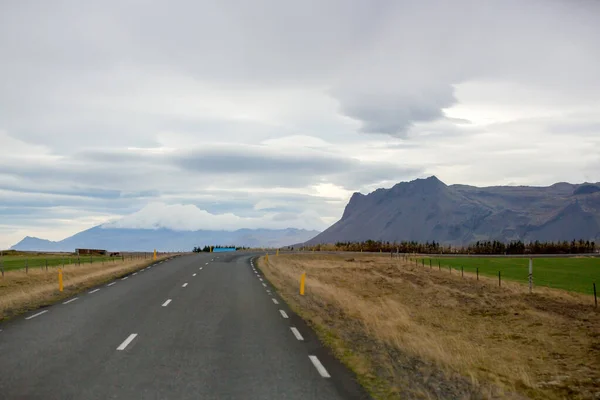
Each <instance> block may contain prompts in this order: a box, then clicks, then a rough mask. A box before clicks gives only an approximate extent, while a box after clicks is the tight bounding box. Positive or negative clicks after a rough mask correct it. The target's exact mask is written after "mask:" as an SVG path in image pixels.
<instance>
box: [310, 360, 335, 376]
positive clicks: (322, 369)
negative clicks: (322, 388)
mask: <svg viewBox="0 0 600 400" xmlns="http://www.w3.org/2000/svg"><path fill="white" fill-rule="evenodd" d="M308 358H310V361H312V363H313V365H314V366H315V368H316V369H317V371H319V374H320V375H321V376H322V377H323V378H331V375H329V372H327V370H326V369H325V367H324V366H323V364H321V361H319V359H318V358H317V356H308Z"/></svg>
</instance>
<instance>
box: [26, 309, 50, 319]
mask: <svg viewBox="0 0 600 400" xmlns="http://www.w3.org/2000/svg"><path fill="white" fill-rule="evenodd" d="M47 312H48V310H44V311H40V312H39V313H37V314H33V315H30V316H29V317H26V318H25V319H31V318H35V317H39V316H40V315H42V314H45V313H47Z"/></svg>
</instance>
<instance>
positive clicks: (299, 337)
mask: <svg viewBox="0 0 600 400" xmlns="http://www.w3.org/2000/svg"><path fill="white" fill-rule="evenodd" d="M290 329H291V330H292V333H293V334H294V336H296V339H298V340H304V338H303V337H302V335H301V334H300V331H298V329H296V328H295V327H293V326H292V327H291V328H290Z"/></svg>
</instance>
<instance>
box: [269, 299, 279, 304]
mask: <svg viewBox="0 0 600 400" xmlns="http://www.w3.org/2000/svg"><path fill="white" fill-rule="evenodd" d="M271 300H273V303H275V304H279V302H278V301H277V299H271Z"/></svg>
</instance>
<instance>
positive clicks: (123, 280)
mask: <svg viewBox="0 0 600 400" xmlns="http://www.w3.org/2000/svg"><path fill="white" fill-rule="evenodd" d="M127 278H129V277H128V276H126V277H125V278H122V279H121V280H122V281H124V280H125V279H127Z"/></svg>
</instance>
